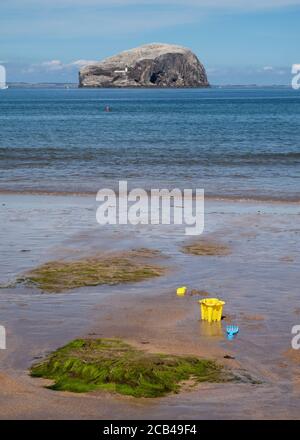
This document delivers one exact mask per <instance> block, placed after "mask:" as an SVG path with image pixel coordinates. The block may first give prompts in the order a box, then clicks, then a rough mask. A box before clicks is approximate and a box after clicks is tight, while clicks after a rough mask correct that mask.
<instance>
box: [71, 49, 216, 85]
mask: <svg viewBox="0 0 300 440" xmlns="http://www.w3.org/2000/svg"><path fill="white" fill-rule="evenodd" d="M79 87H151V88H152V87H153V88H157V87H161V88H163V87H166V88H167V87H209V83H208V80H207V76H206V72H205V68H204V66H203V65H202V64H201V63H200V61H199V59H198V58H197V56H196V55H195V54H194V53H193V52H192V51H190V50H189V49H187V48H185V47H182V46H176V45H171V44H162V43H153V44H146V45H144V46H140V47H137V48H135V49H130V50H127V51H124V52H121V53H120V54H118V55H114V56H112V57H109V58H106V59H104V60H103V61H99V62H97V63H95V64H90V65H88V66H85V67H83V68H82V69H80V72H79Z"/></svg>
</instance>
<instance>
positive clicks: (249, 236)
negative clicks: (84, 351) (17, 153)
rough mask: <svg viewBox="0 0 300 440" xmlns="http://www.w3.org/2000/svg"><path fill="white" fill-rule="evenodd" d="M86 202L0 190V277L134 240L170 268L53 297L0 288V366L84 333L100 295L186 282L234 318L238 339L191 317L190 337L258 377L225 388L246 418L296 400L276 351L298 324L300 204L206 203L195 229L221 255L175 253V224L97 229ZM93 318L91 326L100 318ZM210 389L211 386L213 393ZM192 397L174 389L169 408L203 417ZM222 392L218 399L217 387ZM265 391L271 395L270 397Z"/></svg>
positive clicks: (178, 235) (10, 367)
mask: <svg viewBox="0 0 300 440" xmlns="http://www.w3.org/2000/svg"><path fill="white" fill-rule="evenodd" d="M95 209H96V204H95V201H94V199H92V198H89V197H65V196H57V197H54V196H30V195H22V196H20V195H1V209H0V222H1V225H3V226H2V228H1V231H0V242H1V255H0V280H1V283H7V282H8V281H10V280H12V279H13V278H14V277H15V276H17V275H20V274H21V273H22V272H23V271H25V270H27V269H29V268H31V267H34V266H36V265H37V264H39V263H41V262H44V261H47V260H50V259H53V258H58V257H66V256H67V257H69V256H72V257H76V256H79V255H80V256H81V255H82V254H86V255H88V254H92V253H96V252H99V251H108V250H117V249H128V248H129V249H130V248H137V247H153V248H155V249H160V250H161V251H162V252H163V253H164V254H166V255H167V256H169V257H170V258H168V259H166V260H165V261H164V264H166V265H168V266H170V268H171V272H170V273H169V274H168V275H166V276H164V277H161V278H158V279H155V280H151V281H147V282H142V283H138V284H128V285H124V286H99V287H93V288H85V289H79V290H77V291H72V292H69V293H63V294H56V295H49V294H41V293H40V292H38V291H37V290H35V289H33V288H29V287H24V286H19V287H14V288H8V287H7V288H2V289H0V324H1V325H5V326H6V329H7V333H8V335H7V346H8V348H7V350H6V351H5V353H4V352H3V351H1V353H0V356H1V366H2V368H1V369H2V370H4V371H14V372H17V371H24V370H26V369H27V368H28V366H29V365H30V364H31V363H32V361H33V359H34V357H36V356H37V357H40V356H43V355H44V354H45V353H47V352H48V351H49V350H52V349H54V348H56V347H57V346H60V345H62V344H63V343H65V342H67V341H68V340H70V339H71V338H74V337H77V336H81V335H84V334H86V333H87V332H88V331H89V329H90V328H92V327H93V325H95V322H96V321H97V306H98V305H100V304H101V301H103V299H105V298H106V297H109V298H110V297H111V298H118V296H119V295H122V297H123V298H124V297H126V296H127V295H128V298H129V297H131V298H132V297H133V298H136V300H137V301H139V300H141V298H143V296H149V295H150V296H151V295H153V300H155V295H156V294H157V293H158V292H160V293H161V292H166V293H169V292H172V291H174V292H175V288H176V287H178V286H179V285H184V284H187V285H188V286H189V287H190V288H197V289H203V290H206V291H208V292H211V293H213V294H214V295H216V296H218V297H221V298H222V299H224V300H225V301H226V305H225V309H224V313H225V315H226V316H227V317H230V316H231V317H232V320H233V322H234V323H236V324H238V325H239V326H240V334H239V335H238V337H236V338H235V340H234V341H232V342H228V341H227V340H226V338H225V325H226V323H225V322H224V321H223V322H222V325H221V328H219V329H216V331H214V332H212V333H210V331H208V328H207V326H205V325H204V326H203V325H202V324H201V325H200V324H199V326H198V325H197V326H196V327H195V328H197V330H196V333H195V334H193V335H191V343H192V342H193V343H195V342H196V341H197V339H198V338H199V343H200V344H201V341H202V342H204V341H206V342H207V341H210V340H211V342H212V344H217V345H218V344H220V345H221V347H223V348H225V349H226V350H228V351H229V352H231V353H232V354H233V355H234V356H235V357H236V358H237V359H238V360H239V361H240V362H241V363H242V365H243V366H244V367H245V368H246V369H248V370H249V371H250V373H251V374H252V375H253V376H254V377H255V378H258V379H259V380H262V381H263V382H264V385H262V387H267V388H266V393H265V394H264V399H262V394H263V393H262V388H259V386H256V388H254V389H252V391H251V393H250V394H249V393H245V391H244V388H243V387H242V388H241V389H240V387H239V386H237V388H236V389H235V391H233V392H234V393H237V397H236V398H238V391H237V390H240V393H241V394H240V398H243V399H244V402H245V405H246V403H247V399H248V403H249V407H251V411H252V413H251V414H252V416H254V415H255V414H256V415H259V414H261V415H264V414H269V416H270V414H273V415H274V416H276V414H278V415H279V414H281V416H282V414H283V413H284V412H287V413H288V411H292V413H293V414H294V412H295V409H297V408H299V394H298V392H297V390H295V380H296V378H297V377H299V376H297V375H299V369H298V367H297V365H294V364H290V362H289V361H288V360H287V358H286V357H285V355H284V353H285V352H286V351H287V350H289V349H290V347H291V328H292V326H293V325H296V324H300V322H299V315H298V314H297V313H298V312H297V308H298V309H299V306H300V304H299V287H298V286H299V263H300V255H299V244H300V229H299V226H298V225H299V216H300V206H299V205H296V204H295V205H291V204H290V205H287V204H280V203H278V204H271V203H270V204H266V203H264V204H263V203H261V204H257V203H256V204H253V203H252V204H251V203H241V202H240V203H238V202H235V203H233V202H224V201H223V202H216V201H214V202H213V201H209V202H206V210H205V220H206V227H205V235H206V236H207V237H213V238H214V239H216V240H220V241H223V242H225V243H228V244H229V245H230V246H231V248H232V253H231V255H229V256H226V257H196V256H190V255H186V254H183V253H181V252H180V246H181V245H182V243H183V242H184V241H185V240H186V236H185V235H184V233H183V232H184V231H183V228H182V227H181V226H178V227H177V226H176V227H175V226H148V225H144V226H139V227H133V226H124V227H121V226H110V227H108V226H104V227H103V226H102V227H101V226H99V225H97V224H96V222H95ZM24 250H25V252H24ZM194 307H195V312H194V315H193V317H192V318H191V319H192V322H194V324H195V323H196V321H197V320H198V318H199V317H198V305H197V302H196V299H195V305H194ZM166 313H167V311H166ZM254 315H255V316H256V317H257V316H258V315H259V319H258V320H255V319H254V320H253V316H254ZM166 316H167V315H166ZM251 317H252V318H251ZM194 324H193V325H194ZM97 325H98V327H99V326H100V328H101V323H99V322H98V324H97ZM182 325H183V324H182ZM184 325H186V326H189V325H191V323H190V322H187V323H186V324H184ZM183 328H185V327H183ZM186 328H188V327H186ZM188 334H189V333H188ZM220 393H221V390H219V392H218V395H219V396H220ZM287 393H288V395H289V398H287ZM213 395H214V394H212V395H211V396H210V399H213ZM196 396H198V397H197V398H196ZM192 397H193V398H191V396H190V397H186V396H184V398H183V400H181V401H180V399H179V400H178V398H176V399H175V402H177V403H176V404H175V403H174V405H175V408H174V409H173V414H174V415H175V414H177V411H179V408H181V407H182V406H183V407H184V411H185V414H186V417H189V416H191V417H192V416H193V417H194V416H196V415H195V405H196V407H198V414H201V415H202V416H203V417H211V413H210V410H209V404H207V407H205V402H202V403H201V399H200V397H199V395H197V394H196V395H195V394H194V393H193V395H192ZM198 398H199V399H200V400H199V401H197V399H198ZM228 398H229V397H228ZM195 399H196V400H195ZM222 399H223V401H225V402H226V401H227V398H226V396H224V395H222ZM274 399H276V400H278V401H277V402H276V404H275V403H274ZM207 402H208V401H207ZM162 405H163V404H162ZM176 405H177V406H176ZM197 405H198V406H197ZM203 405H204V406H203ZM272 405H273V406H272ZM217 407H218V406H216V412H215V413H214V414H215V415H216V416H217V417H224V416H225V417H229V416H230V414H229V413H227V415H226V408H225V409H224V407H222V408H219V409H218V410H217ZM244 408H245V406H244ZM266 408H268V411H267V410H266ZM153 411H154V412H153V413H152V412H151V413H150V416H151V414H152V415H153V414H154V415H155V414H156V412H155V411H157V408H156V409H153ZM170 411H171V410H170ZM218 411H219V412H218ZM266 411H267V412H266ZM272 411H273V412H272ZM162 414H163V413H162ZM290 414H291V413H290ZM169 415H170V414H169ZM293 417H295V416H294V415H293Z"/></svg>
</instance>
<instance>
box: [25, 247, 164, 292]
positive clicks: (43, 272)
mask: <svg viewBox="0 0 300 440" xmlns="http://www.w3.org/2000/svg"><path fill="white" fill-rule="evenodd" d="M155 256H156V253H155V251H151V250H145V249H141V250H134V251H129V252H124V253H121V254H117V255H110V256H107V255H106V256H100V257H93V258H86V259H82V260H75V261H50V262H48V263H46V264H43V265H42V266H39V267H37V268H36V269H33V270H31V271H30V272H28V273H26V274H25V275H24V276H23V277H22V278H20V279H19V280H18V281H19V282H20V281H22V282H26V283H28V284H33V285H35V286H36V287H38V288H39V289H41V290H43V291H46V292H61V291H64V290H69V289H75V288H79V287H84V286H97V285H100V284H119V283H129V282H137V281H143V280H147V279H149V278H152V277H157V276H160V275H162V274H164V273H165V269H164V268H163V267H161V266H159V265H157V264H155V265H154V264H149V262H148V261H146V262H145V259H149V258H153V257H155Z"/></svg>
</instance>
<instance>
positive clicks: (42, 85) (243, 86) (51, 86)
mask: <svg viewBox="0 0 300 440" xmlns="http://www.w3.org/2000/svg"><path fill="white" fill-rule="evenodd" d="M7 85H8V87H9V88H10V89H78V88H79V87H78V84H77V83H51V82H43V83H27V82H9V83H7ZM210 88H212V89H292V86H291V85H290V84H281V85H276V84H274V85H260V84H212V85H211V87H210ZM96 90H97V89H96ZM134 90H136V89H134ZM195 90H198V89H197V88H196V89H195Z"/></svg>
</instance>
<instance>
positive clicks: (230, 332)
mask: <svg viewBox="0 0 300 440" xmlns="http://www.w3.org/2000/svg"><path fill="white" fill-rule="evenodd" d="M226 331H227V339H229V340H232V339H233V338H234V336H235V335H236V334H237V333H238V332H239V328H238V326H237V325H227V327H226Z"/></svg>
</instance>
